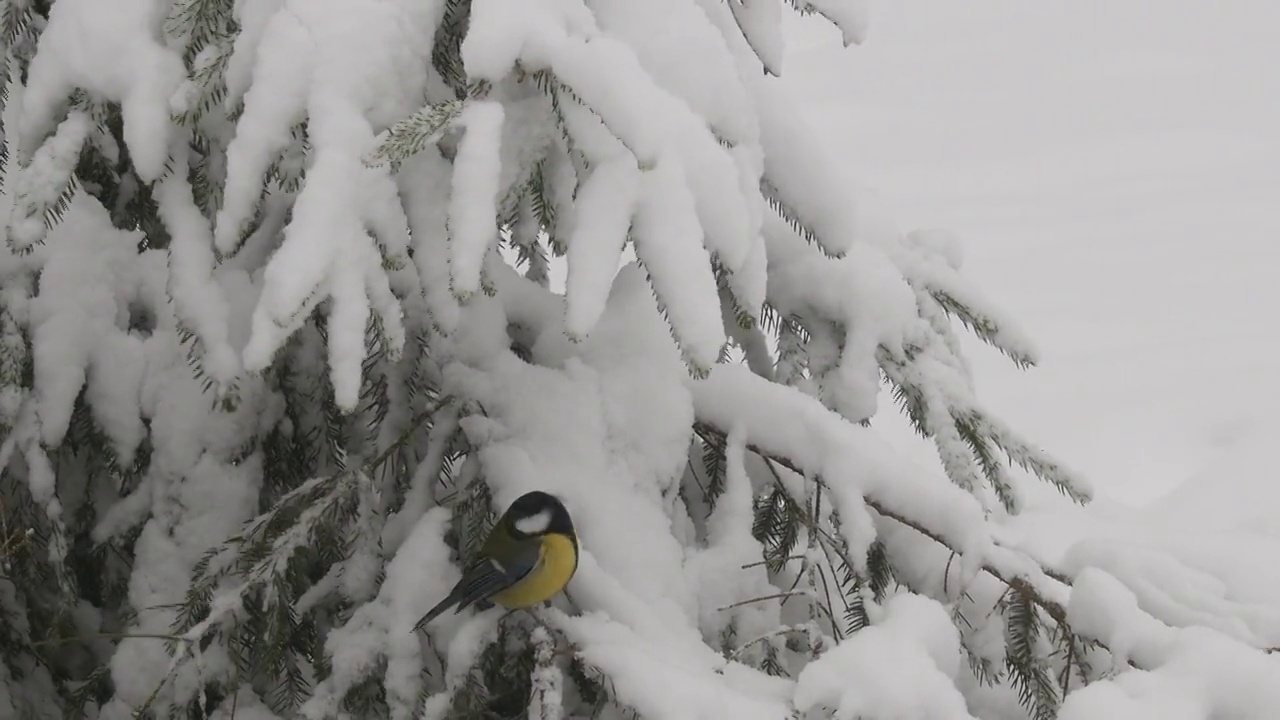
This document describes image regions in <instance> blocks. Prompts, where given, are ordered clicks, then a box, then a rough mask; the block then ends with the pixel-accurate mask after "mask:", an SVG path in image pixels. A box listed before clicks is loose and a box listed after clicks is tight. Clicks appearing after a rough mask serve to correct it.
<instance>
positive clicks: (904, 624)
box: [795, 594, 973, 720]
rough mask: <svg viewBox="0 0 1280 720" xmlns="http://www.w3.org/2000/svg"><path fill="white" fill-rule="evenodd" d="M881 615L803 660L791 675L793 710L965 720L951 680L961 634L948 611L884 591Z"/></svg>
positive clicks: (956, 671)
mask: <svg viewBox="0 0 1280 720" xmlns="http://www.w3.org/2000/svg"><path fill="white" fill-rule="evenodd" d="M880 611H881V612H882V613H883V615H882V617H881V618H880V619H879V620H878V622H876V623H875V624H873V625H871V626H869V627H867V628H864V629H863V630H862V631H860V632H858V633H857V634H855V635H853V636H852V637H850V638H849V639H848V640H846V641H844V642H842V643H840V644H839V645H836V646H835V647H834V648H832V649H831V650H829V651H827V652H826V653H824V654H823V655H822V656H821V657H820V658H818V659H817V660H815V661H814V662H812V663H810V664H809V665H807V666H806V667H805V669H804V670H803V671H802V672H801V673H800V677H799V678H797V680H796V695H795V702H796V709H797V710H799V711H800V712H808V711H809V710H810V709H811V708H815V707H825V708H829V709H830V711H833V712H834V716H835V717H840V718H856V717H884V718H926V717H927V718H938V719H939V720H953V719H959V718H963V719H965V720H972V718H973V716H972V715H970V714H969V712H968V710H967V709H966V706H965V699H964V697H962V696H961V695H960V692H959V691H958V690H957V689H956V687H955V684H954V682H955V678H956V676H957V675H958V674H959V673H960V672H961V662H960V658H961V655H960V636H959V634H958V633H957V631H956V628H955V625H954V624H952V622H951V618H950V616H949V615H948V614H947V611H946V610H945V609H944V608H943V607H942V606H941V605H939V604H938V603H936V602H934V601H932V600H929V599H927V598H923V597H920V596H918V595H911V594H901V595H894V596H893V597H890V598H887V599H886V601H885V603H884V605H883V606H882V607H881V608H880Z"/></svg>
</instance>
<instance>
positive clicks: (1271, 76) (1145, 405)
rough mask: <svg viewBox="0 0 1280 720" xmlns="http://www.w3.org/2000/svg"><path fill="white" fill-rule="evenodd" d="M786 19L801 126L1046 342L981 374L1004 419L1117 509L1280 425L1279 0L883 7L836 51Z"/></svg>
mask: <svg viewBox="0 0 1280 720" xmlns="http://www.w3.org/2000/svg"><path fill="white" fill-rule="evenodd" d="M791 24H792V26H793V27H792V30H793V32H791V33H790V40H789V42H790V47H791V52H790V54H789V56H788V58H787V65H786V68H785V73H784V74H785V75H786V76H787V77H788V79H789V80H790V81H791V82H792V83H793V87H794V88H796V89H798V90H799V91H800V92H802V93H803V94H804V95H805V97H806V98H808V99H809V100H810V104H809V108H810V120H811V121H812V122H813V123H814V124H815V125H816V126H817V128H818V129H819V130H820V131H821V132H822V133H824V134H826V135H827V136H828V137H831V138H832V139H833V142H835V143H836V145H838V149H839V151H840V152H842V153H844V154H846V155H847V156H848V157H849V158H850V162H854V163H856V169H857V170H858V172H859V173H860V175H861V177H862V178H863V179H864V180H865V181H866V182H867V183H869V184H870V185H872V186H873V187H875V188H876V189H877V190H878V191H879V193H880V194H881V196H882V199H883V201H884V202H885V203H886V204H887V206H888V207H890V208H892V212H893V213H894V214H895V215H896V219H897V220H898V221H899V222H900V224H902V225H903V226H904V227H908V228H909V227H921V226H944V227H948V228H951V229H953V230H955V231H957V232H958V233H960V234H961V236H962V237H963V238H964V240H965V244H966V253H967V264H966V271H967V273H968V274H969V276H970V277H972V278H974V279H976V280H978V281H980V282H981V283H982V286H983V288H984V290H985V291H986V292H987V293H988V295H990V296H992V297H993V298H994V299H996V300H998V301H1000V302H1001V304H1002V305H1003V306H1004V307H1006V308H1007V309H1009V310H1010V311H1011V312H1013V313H1014V314H1015V316H1016V317H1017V318H1018V319H1019V320H1020V321H1022V324H1023V326H1024V327H1025V328H1026V329H1027V330H1028V331H1030V334H1031V335H1032V336H1033V337H1034V338H1035V339H1036V340H1037V341H1038V344H1039V346H1040V348H1041V350H1042V354H1043V356H1044V361H1043V363H1042V365H1041V367H1040V368H1039V369H1037V370H1034V371H1032V372H1030V373H1027V374H1019V373H1018V372H1017V371H1016V370H1013V369H1012V366H1006V365H1005V364H1004V363H1002V362H1001V361H1000V360H999V359H998V358H997V357H996V356H994V355H993V354H990V353H982V354H980V355H978V356H977V357H976V359H975V360H976V362H975V365H976V366H977V370H978V375H979V382H980V387H979V391H980V394H981V395H982V397H984V398H985V399H986V401H987V402H988V403H989V404H990V405H992V406H993V407H994V408H995V409H997V410H998V411H999V412H1000V413H1001V414H1002V415H1003V416H1004V417H1005V418H1007V419H1008V420H1009V421H1010V422H1011V423H1013V424H1014V426H1015V427H1017V428H1019V429H1020V430H1022V431H1023V432H1025V433H1027V434H1029V435H1031V436H1032V437H1033V438H1034V439H1036V440H1038V441H1040V442H1042V443H1043V444H1044V445H1045V446H1046V447H1047V448H1048V449H1050V450H1052V451H1053V452H1055V453H1056V454H1057V455H1058V456H1059V457H1061V458H1062V459H1063V460H1064V461H1066V462H1067V464H1069V465H1071V466H1073V467H1075V468H1076V469H1078V470H1080V471H1082V472H1084V473H1086V474H1088V475H1089V476H1090V477H1091V478H1092V480H1093V481H1094V482H1095V484H1096V485H1097V486H1098V487H1099V489H1100V490H1101V491H1102V492H1103V493H1105V494H1106V495H1108V496H1110V497H1112V498H1114V499H1117V500H1121V501H1124V502H1131V503H1146V502H1148V501H1150V500H1152V499H1154V498H1155V497H1157V496H1159V495H1161V494H1163V493H1164V492H1166V491H1168V490H1170V489H1171V488H1172V487H1174V486H1176V485H1177V484H1178V483H1180V482H1182V481H1183V480H1185V479H1187V478H1189V477H1192V476H1194V475H1197V474H1199V473H1202V472H1203V471H1206V470H1209V469H1211V468H1212V467H1214V466H1215V465H1216V464H1218V463H1221V462H1224V461H1227V460H1228V459H1230V458H1231V457H1232V456H1233V455H1235V454H1236V453H1235V452H1234V450H1233V448H1236V449H1239V448H1240V447H1242V446H1244V445H1245V444H1246V443H1249V442H1257V441H1259V440H1255V438H1259V437H1260V436H1264V435H1265V436H1267V437H1275V436H1276V435H1277V434H1280V420H1277V418H1276V417H1275V414H1274V412H1273V408H1275V407H1277V403H1278V402H1280V380H1277V378H1276V375H1277V373H1276V371H1277V370H1280V363H1278V362H1277V360H1278V359H1280V321H1278V320H1277V319H1276V311H1277V310H1280V283H1278V282H1277V277H1276V276H1277V275H1278V274H1280V42H1278V41H1277V38H1280V35H1277V32H1280V30H1277V28H1280V3H1276V2H1274V0H1213V1H1212V2H1206V1H1205V0H1147V1H1145V2H1144V1H1141V0H1071V1H1070V2H1068V1H1066V0H1037V1H1036V2H1027V1H1026V0H965V1H964V2H956V1H955V0H879V1H875V0H873V2H872V27H871V33H870V36H869V38H868V40H867V42H866V44H864V45H863V46H861V47H853V48H849V49H847V50H844V49H841V48H840V44H839V38H838V35H836V33H835V32H834V31H833V30H830V29H827V28H823V27H822V26H821V25H820V24H819V23H817V22H810V21H808V20H796V21H794V22H792V23H791ZM1261 441H1262V442H1266V441H1265V440H1261ZM1253 454H1254V455H1257V456H1259V457H1261V456H1264V455H1267V454H1266V453H1253ZM1234 471H1235V472H1236V473H1237V474H1239V473H1241V472H1243V473H1246V474H1248V473H1257V474H1263V473H1268V474H1270V475H1271V476H1274V475H1275V473H1274V471H1273V470H1272V469H1271V466H1270V464H1267V465H1265V466H1264V465H1261V464H1259V465H1257V466H1248V467H1245V468H1243V469H1242V468H1241V467H1240V463H1238V462H1237V463H1234ZM1206 477H1214V474H1213V473H1212V472H1209V473H1207V475H1206ZM1227 480H1231V481H1235V480H1233V479H1226V480H1224V481H1227Z"/></svg>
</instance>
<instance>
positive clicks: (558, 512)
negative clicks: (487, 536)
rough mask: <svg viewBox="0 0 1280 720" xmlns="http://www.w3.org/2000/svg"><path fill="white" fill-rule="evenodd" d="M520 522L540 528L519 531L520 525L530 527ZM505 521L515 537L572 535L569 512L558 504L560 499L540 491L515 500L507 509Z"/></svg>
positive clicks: (562, 505) (571, 522)
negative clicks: (548, 534)
mask: <svg viewBox="0 0 1280 720" xmlns="http://www.w3.org/2000/svg"><path fill="white" fill-rule="evenodd" d="M539 516H542V518H539ZM521 520H525V521H530V523H532V525H538V526H540V527H539V529H536V530H530V531H529V532H524V531H521V529H520V525H522V524H524V525H526V527H529V526H530V525H529V523H521V522H520V521H521ZM506 521H507V525H508V529H509V530H510V532H511V534H512V535H514V536H515V537H530V536H537V535H545V534H547V533H559V534H563V535H570V536H572V535H573V520H572V519H570V517H569V511H568V510H567V509H565V506H564V503H562V502H560V499H559V498H557V497H556V496H555V495H552V494H551V493H547V492H543V491H541V490H534V491H533V492H528V493H525V494H524V495H521V496H520V497H518V498H516V501H515V502H513V503H511V507H509V508H507V513H506ZM539 521H541V522H539Z"/></svg>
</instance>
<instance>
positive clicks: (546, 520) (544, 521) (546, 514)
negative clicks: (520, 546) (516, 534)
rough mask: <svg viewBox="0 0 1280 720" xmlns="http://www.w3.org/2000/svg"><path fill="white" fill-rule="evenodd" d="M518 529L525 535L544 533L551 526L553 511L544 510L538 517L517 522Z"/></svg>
mask: <svg viewBox="0 0 1280 720" xmlns="http://www.w3.org/2000/svg"><path fill="white" fill-rule="evenodd" d="M515 524H516V529H517V530H519V531H520V532H522V533H524V534H525V535H537V534H539V533H544V532H546V531H547V528H548V527H550V526H551V511H550V510H543V511H542V512H540V513H538V514H537V515H530V516H529V517H526V518H520V519H519V520H517V521H516V523H515Z"/></svg>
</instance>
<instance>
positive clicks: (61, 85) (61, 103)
mask: <svg viewBox="0 0 1280 720" xmlns="http://www.w3.org/2000/svg"><path fill="white" fill-rule="evenodd" d="M154 13H155V7H154V3H151V2H149V0H72V1H71V2H64V3H62V4H61V5H59V6H58V8H57V10H53V9H52V8H51V9H50V11H49V23H48V25H47V26H46V27H45V29H44V31H43V32H42V33H41V34H40V41H39V45H38V46H37V51H36V55H35V58H34V59H33V60H32V63H31V68H30V71H29V75H28V78H27V92H26V94H25V96H24V98H23V105H22V110H23V111H22V116H21V118H20V119H19V123H18V135H19V137H20V138H22V143H23V147H24V156H25V157H30V156H31V153H33V152H34V151H35V149H36V148H35V146H34V145H33V144H32V143H36V142H40V141H42V140H43V139H44V138H45V136H46V135H47V134H48V133H49V131H50V130H51V129H52V127H53V124H54V123H55V122H57V120H58V117H59V116H60V115H61V114H62V112H64V111H65V109H66V98H67V97H68V96H69V95H70V94H71V91H72V90H73V89H75V88H82V89H84V90H86V91H88V92H89V93H91V94H93V95H95V96H99V97H101V98H102V99H104V100H110V101H113V102H118V103H120V106H121V110H122V112H123V115H124V139H125V143H126V144H127V145H128V147H129V155H130V158H131V159H132V161H133V165H134V167H135V168H136V169H137V172H138V176H139V177H140V178H142V179H143V181H144V182H151V181H153V180H155V179H156V178H158V177H159V176H160V174H161V172H162V171H163V169H164V165H165V162H166V161H167V159H168V155H169V138H170V135H171V132H172V129H173V124H172V123H171V121H170V119H169V115H170V112H171V107H170V98H171V97H172V96H173V95H174V93H175V92H176V91H177V90H178V85H179V83H181V81H182V78H183V77H184V75H185V69H184V68H183V65H182V58H181V57H180V56H179V54H178V53H177V52H176V51H175V50H173V49H172V48H168V47H165V46H164V45H163V44H161V41H160V38H159V37H157V32H156V29H157V28H156V23H155V22H153V21H154Z"/></svg>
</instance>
